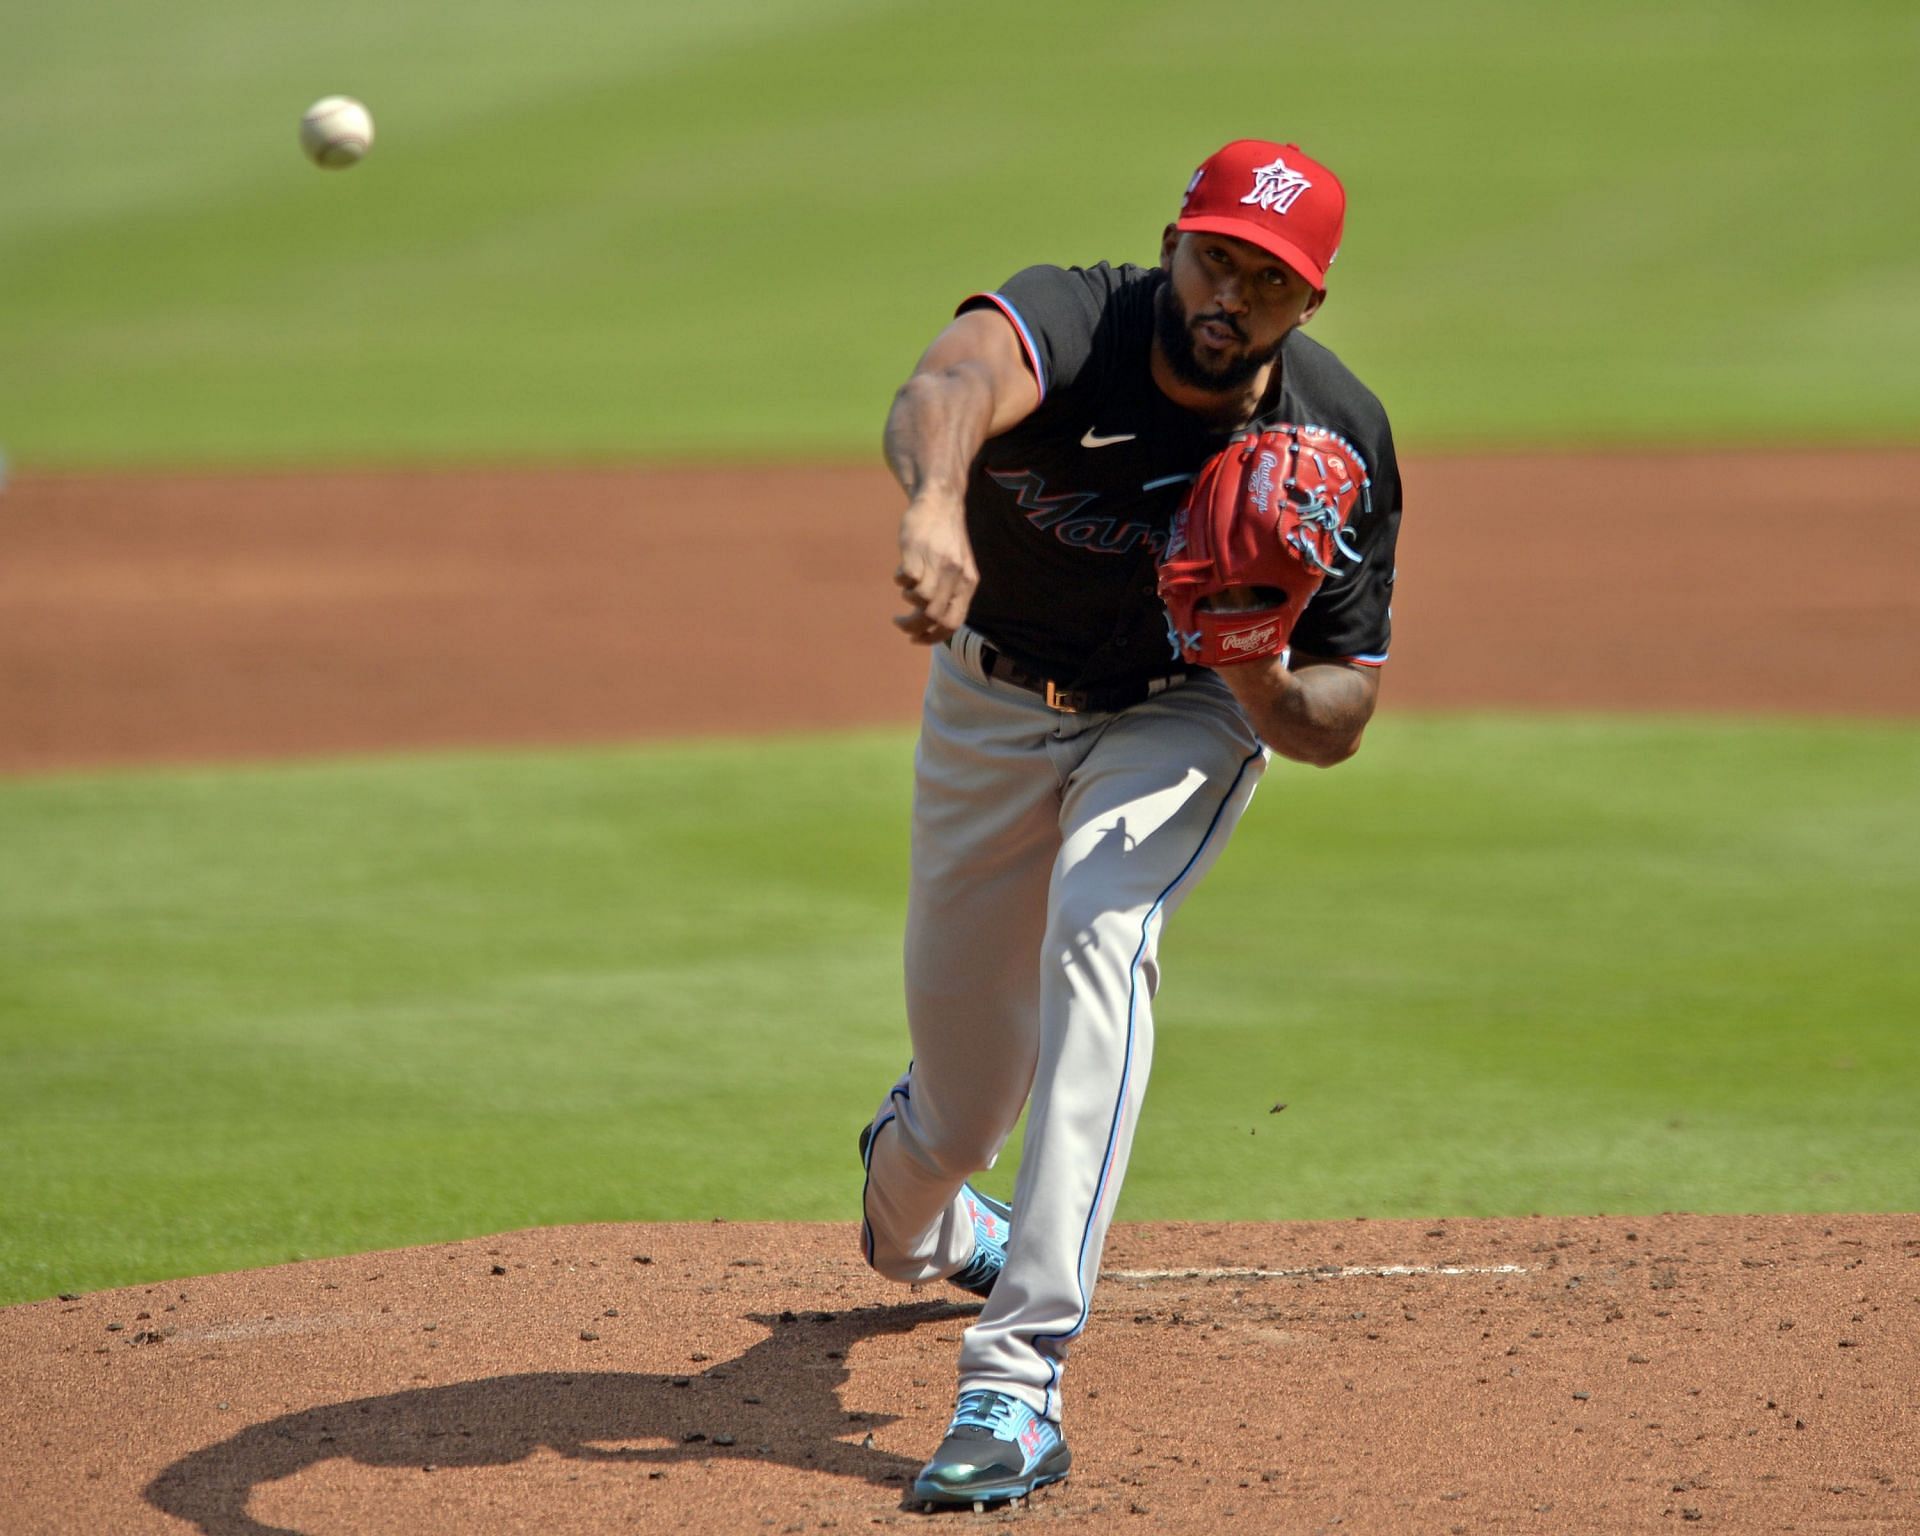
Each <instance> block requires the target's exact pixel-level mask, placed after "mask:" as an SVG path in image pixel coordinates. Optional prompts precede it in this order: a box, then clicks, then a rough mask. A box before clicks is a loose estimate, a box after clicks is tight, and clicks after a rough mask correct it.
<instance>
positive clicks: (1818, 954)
mask: <svg viewBox="0 0 1920 1536" xmlns="http://www.w3.org/2000/svg"><path fill="white" fill-rule="evenodd" d="M910 750H911V743H910V741H909V739H908V738H907V737H906V736H905V735H904V734H899V733H876V734H867V735H860V736H853V737H846V738H832V739H821V740H808V739H799V740H784V741H774V742H753V743H737V744H730V743H712V744H704V745H693V746H681V747H672V748H652V749H647V750H634V751H593V752H582V753H529V754H502V755H477V756H454V757H444V758H417V759H401V760H391V761H371V762H350V763H339V764H325V765H308V766H297V767H281V768H273V769H249V770H245V771H237V772H232V773H214V772H198V773H178V772H169V773H154V774H121V775H109V776H84V777H74V778H63V779H47V780H39V781H16V782H13V783H10V784H4V785H0V847H3V848H4V849H5V850H6V860H5V865H4V868H5V879H4V880H3V881H0V1188H4V1189H5V1190H6V1191H7V1196H6V1199H5V1201H4V1203H0V1299H6V1300H17V1299H21V1298H25V1297H31V1296H38V1295H45V1294H49V1293H51V1292H52V1291H54V1290H59V1289H70V1288H84V1287H90V1286H99V1285H104V1284H110V1283H115V1282H130V1281H133V1280H137V1279H151V1278H158V1277H163V1276H168V1275H179V1274H189V1273H196V1272H201V1271H205V1270H209V1269H217V1268H229V1267H234V1266H240V1265H247V1264H256V1263H266V1262H274V1261H278V1260H283V1259H287V1258H291V1257H295V1256H299V1255H311V1254H319V1253H334V1252H347V1251H354V1250H358V1249H364V1248H372V1247H380V1246H390V1245H395V1244H402V1243H409V1242H416V1241H427V1240H433V1239H440V1238H446V1237H451V1236H457V1235H463V1234H472V1233H478V1232H486V1231H497V1230H503V1229H506V1228H511V1227H516V1226H524V1225H535V1224H544V1223H551V1222H565V1221H579V1220H597V1219H627V1218H634V1219H656V1218H659V1219H664V1218H676V1217H706V1216H713V1215H725V1216H730V1217H735V1218H742V1219H745V1218H773V1217H794V1218H809V1219H827V1218H843V1219H847V1218H850V1213H851V1210H852V1206H851V1203H850V1202H851V1201H852V1199H853V1191H854V1188H855V1185H856V1183H857V1180H856V1178H855V1177H854V1175H855V1171H856V1170H855V1165H854V1159H853V1155H852V1150H851V1148H852V1136H851V1132H852V1129H853V1128H854V1127H856V1126H857V1125H858V1124H859V1123H860V1122H861V1121H862V1120H864V1119H865V1117H866V1116H867V1114H868V1113H870V1111H871V1108H872V1105H873V1103H874V1102H876V1101H877V1099H878V1096H879V1094H880V1093H881V1092H882V1091H883V1090H884V1088H885V1086H886V1085H887V1083H888V1082H889V1081H890V1080H891V1077H892V1075H893V1073H894V1072H895V1071H897V1069H898V1067H899V1065H900V1063H901V1061H902V1060H903V1059H904V1054H905V1045H904V1035H903V1032H902V1030H901V1026H900V1022H899V1018H898V1002H897V999H898V991H899V982H898V950H899V922H900V916H901V904H902V900H903V895H904V880H905V868H904V859H905V825H906V817H907V795H908V788H909V786H908V777H909V772H910V768H909V757H910ZM1916 785H1920V731H1916V730H1915V729H1913V728H1911V727H1901V726H1876V725H1858V726H1855V725H1839V724H1799V723H1770V722H1745V723H1743V722H1727V721H1723V722H1689V721H1644V720H1579V719H1512V718H1498V717H1489V718H1485V719H1474V718H1465V719H1459V718H1453V719H1416V718H1405V717H1402V718H1393V717H1389V718H1387V719H1385V720H1383V721H1382V722H1380V724H1379V725H1378V726H1377V727H1376V728H1375V730H1374V731H1373V733H1372V734H1371V736H1370V739H1369V742H1368V746H1367V749H1366V750H1365V751H1364V752H1363V753H1362V754H1361V756H1360V757H1359V758H1357V759H1355V760H1354V761H1353V762H1352V763H1349V764H1346V765H1344V766H1342V767H1341V768H1340V769H1338V770H1336V771H1335V772H1332V773H1327V774H1320V773H1315V772H1312V771H1310V770H1306V769H1302V768H1296V767H1292V766H1289V765H1285V764H1276V766H1275V768H1274V769H1273V771H1272V772H1271V773H1270V774H1269V775H1268V778H1267V781H1266V783H1265V784H1264V785H1263V787H1262V788H1261V790H1260V793H1259V795H1258V797H1257V798H1256V800H1255V803H1254V807H1253V809H1252V811H1251V813H1250V814H1249V816H1248V818H1247V820H1246V822H1245V824H1244V825H1243V827H1242V829H1241V831H1240V833H1239V834H1238V836H1237V837H1236V839H1235V840H1234V842H1233V844H1232V845H1231V846H1230V847H1229V848H1228V850H1227V852H1226V854H1225V856H1224V857H1223V859H1222V861H1221V863H1220V865H1219V867H1218V868H1217V869H1216V870H1215V872H1214V873H1213V874H1212V876H1210V878H1209V880H1208V881H1207V882H1206V883H1205V884H1204V885H1203V886H1202V887H1201V889H1200V891H1199V892H1198V893H1197V894H1196V895H1195V896H1194V897H1193V898H1192V899H1191V901H1190V902H1189V903H1188V904H1187V906H1186V907H1185V908H1184V909H1183V910H1182V911H1181V912H1180V913H1179V914H1178V915H1177V916H1176V917H1175V919H1174V921H1173V923H1172V924H1171V926H1170V930H1169V933H1168V936H1167V940H1166V944H1165V948H1164V960H1165V972H1166V982H1165V985H1164V987H1163V989H1162V993H1161V996H1160V999H1159V1001H1158V1004H1157V1007H1156V1015H1157V1023H1158V1036H1159V1039H1158V1046H1157V1049H1156V1056H1155V1066H1154V1080H1153V1085H1152V1088H1151V1090H1150V1092H1149V1094H1148V1100H1147V1107H1146V1112H1145V1116H1144V1118H1143V1121H1142V1126H1141V1131H1140V1136H1139V1141H1138V1143H1137V1145H1136V1149H1135V1156H1134V1159H1133V1165H1132V1172H1131V1173H1130V1176H1129V1182H1128V1186H1127V1190H1126V1192H1125V1194H1124V1196H1123V1202H1122V1208H1121V1213H1122V1216H1123V1217H1125V1218H1129V1219H1142V1218H1170V1217H1207V1218H1210V1219H1211V1218H1221V1219H1225V1218H1232V1217H1274V1218H1277V1217H1307V1216H1338V1215H1360V1214H1370V1215H1378V1216H1388V1215H1431V1214H1456V1215H1471V1214H1497V1213H1510V1212H1525V1211H1534V1210H1543V1211H1587V1210H1613V1211H1644V1210H1656V1209H1669V1208H1686V1209H1696V1210H1748V1209H1751V1210H1787V1209H1803V1210H1841V1209H1848V1210H1853V1209H1865V1210H1876V1209H1878V1210H1885V1209H1904V1210H1912V1209H1916V1208H1920V1150H1917V1149H1916V1144H1915V1138H1914V1136H1913V1134H1912V1130H1911V1121H1912V1116H1911V1105H1912V1101H1913V1094H1914V1090H1915V1087H1916V1086H1917V1085H1920V1044H1917V1043H1916V1041H1915V1039H1914V1036H1913V1032H1912V1030H1911V1028H1910V1021H1911V1019H1912V1018H1914V1017H1915V1016H1917V1015H1920V982H1917V981H1916V980H1915V978H1914V974H1913V968H1912V967H1911V965H1910V964H1909V963H1908V961H1907V955H1908V950H1909V948H1910V945H1909V944H1908V932H1907V930H1908V928H1910V922H1908V921H1907V920H1906V916H1910V914H1911V913H1912V911H1914V910H1915V909H1916V906H1917V905H1920V900H1917V898H1920V815H1916V811H1917V810H1920V805H1917V804H1916V798H1917V795H1920V792H1917V791H1916V788H1915V786H1916ZM1281 1101H1284V1102H1285V1103H1286V1105H1287V1108H1286V1109H1285V1111H1284V1112H1282V1113H1279V1114H1273V1113H1270V1110H1271V1107H1272V1105H1273V1104H1274V1103H1275V1102H1281ZM1249 1133H1251V1134H1249ZM1011 1162H1012V1158H1011V1157H1010V1158H1009V1160H1008V1163H1007V1164H1003V1166H1002V1167H1001V1168H1000V1169H999V1170H996V1171H995V1173H994V1174H992V1175H991V1176H990V1177H989V1182H990V1183H991V1184H993V1185H994V1186H995V1187H999V1188H1004V1187H1005V1185H1006V1184H1007V1183H1008V1182H1009V1176H1010V1172H1011V1168H1010V1164H1011Z"/></svg>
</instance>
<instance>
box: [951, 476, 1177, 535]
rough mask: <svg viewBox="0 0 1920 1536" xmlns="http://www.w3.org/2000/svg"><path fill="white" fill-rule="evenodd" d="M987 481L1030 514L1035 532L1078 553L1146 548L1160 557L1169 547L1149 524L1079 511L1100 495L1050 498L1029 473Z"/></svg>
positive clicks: (1044, 485)
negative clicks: (1044, 532)
mask: <svg viewBox="0 0 1920 1536" xmlns="http://www.w3.org/2000/svg"><path fill="white" fill-rule="evenodd" d="M987 477H988V478H989V479H990V480H992V481H993V483H994V484H995V485H997V486H999V487H1000V488H1001V489H1002V490H1003V491H1011V492H1012V493H1013V498H1014V505H1015V506H1017V507H1019V508H1020V510H1021V511H1022V512H1024V513H1026V514H1027V521H1028V522H1029V523H1031V524H1032V525H1033V526H1034V527H1035V528H1039V529H1043V530H1045V531H1046V532H1049V533H1051V534H1052V535H1053V536H1054V537H1055V538H1056V539H1058V540H1059V541H1060V542H1061V543H1062V544H1070V545H1072V546H1073V547H1074V548H1075V549H1084V550H1087V551H1089V552H1090V553H1093V554H1096V555H1124V554H1126V553H1127V551H1129V550H1131V549H1133V548H1135V547H1136V546H1139V545H1142V544H1144V545H1145V546H1146V547H1147V548H1148V549H1150V550H1152V551H1153V552H1154V554H1155V555H1158V554H1159V553H1160V550H1161V548H1162V546H1164V545H1165V543H1166V538H1167V536H1166V534H1165V533H1164V532H1162V531H1161V530H1160V529H1158V528H1155V527H1154V526H1153V525H1152V524H1150V523H1133V522H1123V521H1121V520H1120V519H1119V518H1117V517H1088V516H1083V515H1082V514H1081V510H1080V509H1081V508H1082V507H1085V506H1087V505H1088V504H1089V503H1092V502H1095V501H1098V500H1099V499H1100V496H1099V493H1098V492H1097V491H1064V492H1062V493H1061V494H1060V495H1058V496H1049V495H1047V493H1046V492H1047V482H1046V481H1044V480H1042V479H1041V478H1040V477H1039V476H1038V475H1036V474H1035V473H1034V472H1033V471H1032V470H1030V469H1014V470H1000V469H990V470H988V471H987Z"/></svg>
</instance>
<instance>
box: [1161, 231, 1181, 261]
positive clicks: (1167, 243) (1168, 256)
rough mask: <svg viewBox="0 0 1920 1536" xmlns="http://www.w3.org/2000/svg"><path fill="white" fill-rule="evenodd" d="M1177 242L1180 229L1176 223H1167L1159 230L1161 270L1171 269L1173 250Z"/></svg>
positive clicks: (1178, 241)
mask: <svg viewBox="0 0 1920 1536" xmlns="http://www.w3.org/2000/svg"><path fill="white" fill-rule="evenodd" d="M1179 243H1180V230H1179V227H1178V226H1177V225H1173V224H1169V225H1168V226H1167V227H1166V228H1165V229H1164V230H1162V231H1161V232H1160V270H1161V271H1162V272H1171V271H1172V270H1173V251H1174V247H1175V246H1177V245H1179Z"/></svg>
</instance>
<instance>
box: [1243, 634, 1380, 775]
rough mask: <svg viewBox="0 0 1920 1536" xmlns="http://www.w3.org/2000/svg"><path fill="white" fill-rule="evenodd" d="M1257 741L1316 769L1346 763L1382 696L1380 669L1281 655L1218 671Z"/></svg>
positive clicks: (1355, 750) (1357, 746) (1357, 748)
mask: <svg viewBox="0 0 1920 1536" xmlns="http://www.w3.org/2000/svg"><path fill="white" fill-rule="evenodd" d="M1218 670H1219V674H1220V678H1221V680H1222V681H1223V682H1224V683H1226V685H1227V686H1228V687H1229V688H1231V689H1232V690H1233V696H1234V697H1235V698H1236V699H1238V700H1239V701H1240V707H1241V709H1243V710H1244V711H1245V712H1246V715H1247V718H1248V719H1249V720H1250V721H1251V722H1252V723H1253V728H1254V730H1255V731H1256V732H1258V733H1259V736H1260V739H1261V740H1262V741H1264V742H1265V743H1266V744H1267V745H1268V746H1269V747H1271V748H1273V750H1274V751H1276V752H1278V753H1279V754H1280V755H1281V756H1282V757H1287V758H1291V759H1293V761H1295V762H1297V763H1309V764H1311V765H1312V766H1314V767H1316V768H1331V767H1333V765H1334V764H1335V763H1344V762H1345V761H1346V760H1347V759H1348V758H1350V757H1352V756H1353V754H1354V753H1356V752H1358V751H1359V750H1360V738H1361V736H1362V735H1364V734H1365V732H1366V729H1367V722H1368V721H1369V720H1371V719H1372V718H1373V710H1374V705H1375V703H1376V702H1377V701H1378V699H1379V696H1380V673H1379V670H1378V669H1377V668H1374V667H1357V666H1352V665H1349V664H1348V663H1346V662H1340V661H1322V660H1319V659H1318V658H1314V657H1304V656H1296V657H1295V658H1294V660H1293V665H1292V667H1291V668H1289V667H1288V666H1287V665H1286V664H1285V663H1283V662H1282V661H1281V660H1280V658H1279V657H1277V656H1271V657H1266V658H1264V659H1262V660H1260V661H1250V662H1246V663H1243V664H1242V665H1240V666H1233V667H1221V668H1219V669H1218Z"/></svg>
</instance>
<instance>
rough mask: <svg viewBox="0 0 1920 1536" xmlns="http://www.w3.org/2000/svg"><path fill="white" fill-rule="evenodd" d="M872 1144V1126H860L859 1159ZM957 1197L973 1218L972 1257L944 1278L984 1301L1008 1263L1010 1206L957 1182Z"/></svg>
mask: <svg viewBox="0 0 1920 1536" xmlns="http://www.w3.org/2000/svg"><path fill="white" fill-rule="evenodd" d="M872 1144H873V1127H872V1126H870V1125H868V1126H862V1127H861V1129H860V1161H861V1163H862V1164H863V1165H865V1164H866V1163H867V1162H868V1154H867V1149H868V1147H870V1146H871V1145H872ZM960 1198H961V1199H962V1200H964V1201H966V1203H967V1214H968V1215H969V1216H970V1217H972V1218H973V1257H972V1258H970V1259H968V1260H967V1262H966V1263H964V1264H962V1265H961V1266H960V1267H959V1268H958V1269H956V1270H955V1271H954V1272H953V1273H952V1274H950V1275H948V1276H947V1278H948V1279H949V1280H951V1281H952V1282H953V1283H954V1284H955V1285H957V1286H959V1287H960V1289H961V1290H963V1291H971V1292H972V1293H973V1294H974V1295H975V1296H978V1297H980V1298H981V1299H982V1300H983V1301H984V1300H985V1299H986V1298H987V1297H988V1296H991V1295H992V1294H993V1282H994V1281H996V1280H998V1279H999V1278H1000V1271H1001V1270H1003V1269H1005V1268H1006V1267H1007V1240H1008V1239H1009V1238H1011V1237H1012V1236H1013V1207H1012V1206H1010V1205H1008V1204H1007V1203H1006V1202H1005V1201H1004V1200H996V1199H994V1198H993V1196H992V1195H983V1194H981V1193H980V1191H979V1190H977V1189H975V1188H974V1187H973V1186H972V1185H971V1184H962V1185H961V1186H960Z"/></svg>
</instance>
